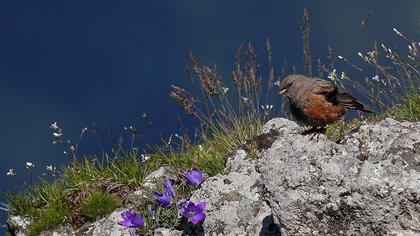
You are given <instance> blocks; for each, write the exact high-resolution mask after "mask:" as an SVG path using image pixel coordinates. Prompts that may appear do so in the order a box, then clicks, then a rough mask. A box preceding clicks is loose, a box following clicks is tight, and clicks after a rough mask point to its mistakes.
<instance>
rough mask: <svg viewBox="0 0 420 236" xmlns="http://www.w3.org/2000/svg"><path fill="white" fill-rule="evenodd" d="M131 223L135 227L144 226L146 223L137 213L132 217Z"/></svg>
mask: <svg viewBox="0 0 420 236" xmlns="http://www.w3.org/2000/svg"><path fill="white" fill-rule="evenodd" d="M131 223H132V224H133V225H134V227H136V228H140V229H141V228H144V226H145V225H146V224H145V222H144V220H143V218H141V217H140V216H139V215H137V214H136V215H135V216H134V219H133V220H132V221H131Z"/></svg>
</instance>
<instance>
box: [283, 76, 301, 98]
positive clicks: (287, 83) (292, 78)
mask: <svg viewBox="0 0 420 236" xmlns="http://www.w3.org/2000/svg"><path fill="white" fill-rule="evenodd" d="M296 78H297V76H296V75H288V76H286V77H285V78H284V79H283V80H282V81H281V82H280V92H279V94H280V95H283V94H286V95H287V94H288V91H289V88H290V87H291V86H292V85H293V83H294V82H295V81H296Z"/></svg>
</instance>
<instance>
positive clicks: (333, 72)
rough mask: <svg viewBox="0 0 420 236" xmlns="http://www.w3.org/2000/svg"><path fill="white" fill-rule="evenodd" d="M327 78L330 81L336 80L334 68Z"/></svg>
mask: <svg viewBox="0 0 420 236" xmlns="http://www.w3.org/2000/svg"><path fill="white" fill-rule="evenodd" d="M328 78H329V79H330V80H332V81H336V80H337V74H336V70H335V69H334V70H333V71H332V72H331V73H330V74H329V75H328Z"/></svg>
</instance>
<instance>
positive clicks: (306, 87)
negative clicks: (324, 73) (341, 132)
mask: <svg viewBox="0 0 420 236" xmlns="http://www.w3.org/2000/svg"><path fill="white" fill-rule="evenodd" d="M279 94H282V95H286V96H287V98H288V100H289V104H290V111H291V113H292V115H293V116H294V117H295V118H296V120H297V121H299V122H300V123H303V124H305V125H308V126H312V128H311V129H310V130H308V131H307V132H305V133H306V134H309V133H312V132H316V133H318V136H319V133H323V132H324V131H325V126H326V125H328V124H331V123H334V122H336V121H338V120H340V119H342V117H343V116H344V114H345V113H346V112H347V111H348V110H350V109H356V110H359V111H363V112H367V113H373V112H372V111H371V110H369V109H368V108H367V107H366V106H365V105H363V104H362V103H361V102H359V101H358V100H357V99H355V98H354V97H353V96H351V95H350V94H348V93H346V92H345V91H344V90H342V89H341V88H337V87H336V86H334V84H333V83H331V82H330V81H326V80H323V79H319V78H315V77H307V76H304V75H299V74H292V75H288V76H286V77H285V78H284V79H283V80H282V81H281V82H280V92H279ZM312 138H313V137H312Z"/></svg>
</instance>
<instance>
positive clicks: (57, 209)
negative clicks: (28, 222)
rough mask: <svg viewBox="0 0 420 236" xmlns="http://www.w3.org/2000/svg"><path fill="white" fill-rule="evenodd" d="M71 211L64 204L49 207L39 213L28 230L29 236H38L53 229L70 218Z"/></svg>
mask: <svg viewBox="0 0 420 236" xmlns="http://www.w3.org/2000/svg"><path fill="white" fill-rule="evenodd" d="M70 213H71V210H70V208H69V207H68V206H67V205H66V204H61V205H51V206H48V207H47V208H45V209H44V210H40V211H39V217H37V218H35V223H34V224H33V225H32V226H31V228H30V229H29V236H37V235H40V233H41V232H43V231H46V230H51V229H54V228H56V227H58V226H60V225H61V224H63V223H64V222H66V221H67V220H68V219H69V218H70Z"/></svg>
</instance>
